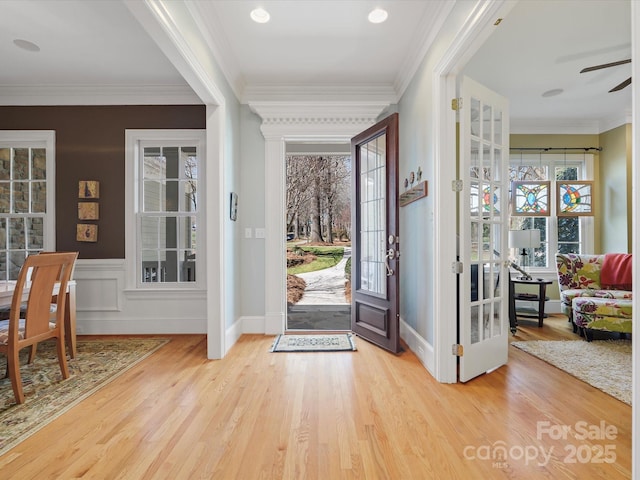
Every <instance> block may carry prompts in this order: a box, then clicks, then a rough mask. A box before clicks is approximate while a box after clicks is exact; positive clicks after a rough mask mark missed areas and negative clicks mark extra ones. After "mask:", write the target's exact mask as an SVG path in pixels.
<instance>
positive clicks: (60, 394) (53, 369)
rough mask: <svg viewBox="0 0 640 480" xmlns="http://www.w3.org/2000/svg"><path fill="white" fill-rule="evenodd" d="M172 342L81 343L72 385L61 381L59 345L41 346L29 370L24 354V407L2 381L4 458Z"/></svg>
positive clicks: (0, 362)
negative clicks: (18, 445)
mask: <svg viewBox="0 0 640 480" xmlns="http://www.w3.org/2000/svg"><path fill="white" fill-rule="evenodd" d="M168 342H169V340H168V339H163V338H124V339H123V338H118V339H115V338H114V339H113V340H111V339H108V340H102V339H101V340H81V339H78V344H77V355H76V358H75V359H73V360H69V359H68V364H69V373H70V374H71V375H70V377H69V378H68V379H67V380H63V379H62V374H61V373H60V366H59V364H58V357H57V355H56V349H55V342H54V341H46V342H43V343H41V344H39V345H38V353H37V355H36V359H35V360H34V362H33V363H32V364H30V365H29V364H27V363H26V360H27V353H28V352H29V349H28V348H25V349H23V351H22V352H21V356H20V359H21V361H20V374H21V375H22V386H23V389H24V395H25V402H24V403H23V404H22V405H17V404H16V403H15V397H14V395H13V389H12V388H11V381H10V380H9V379H8V378H2V379H0V455H2V454H4V453H5V452H6V451H7V450H9V449H10V448H12V447H14V446H15V445H17V444H18V443H20V442H21V441H23V440H24V439H26V438H27V437H29V436H30V435H32V434H34V433H35V432H37V431H38V430H40V429H41V428H42V427H44V426H45V425H47V424H48V423H50V422H51V421H53V420H54V419H56V418H57V417H59V416H60V415H62V414H63V413H65V412H66V411H67V410H69V409H71V408H72V407H73V406H75V405H77V404H78V403H80V401H82V400H84V399H85V398H87V397H88V396H89V395H91V394H92V393H94V392H96V391H97V390H99V389H100V388H101V387H103V386H105V385H106V384H107V383H109V382H110V381H112V380H114V379H115V378H117V377H118V376H119V375H121V374H122V373H124V372H125V371H127V370H128V369H129V368H131V367H133V366H134V365H135V364H137V363H138V362H140V361H141V360H143V359H144V358H146V357H148V356H149V355H151V354H152V353H153V352H155V351H156V350H157V349H158V348H160V347H161V346H163V345H165V344H166V343H168ZM0 357H1V358H0V372H5V371H6V368H7V362H6V357H5V356H4V355H1V356H0ZM3 375H4V374H3Z"/></svg>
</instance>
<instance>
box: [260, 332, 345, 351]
mask: <svg viewBox="0 0 640 480" xmlns="http://www.w3.org/2000/svg"><path fill="white" fill-rule="evenodd" d="M354 350H356V344H355V340H354V338H353V335H352V334H350V333H335V334H325V335H278V336H277V337H276V339H275V341H274V342H273V345H272V347H271V351H272V352H345V351H354Z"/></svg>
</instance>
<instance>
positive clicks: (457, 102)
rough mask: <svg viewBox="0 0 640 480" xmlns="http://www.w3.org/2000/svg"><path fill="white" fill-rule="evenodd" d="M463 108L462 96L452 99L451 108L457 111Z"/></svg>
mask: <svg viewBox="0 0 640 480" xmlns="http://www.w3.org/2000/svg"><path fill="white" fill-rule="evenodd" d="M461 109H462V98H454V99H453V100H451V110H455V111H456V112H457V111H458V110H461Z"/></svg>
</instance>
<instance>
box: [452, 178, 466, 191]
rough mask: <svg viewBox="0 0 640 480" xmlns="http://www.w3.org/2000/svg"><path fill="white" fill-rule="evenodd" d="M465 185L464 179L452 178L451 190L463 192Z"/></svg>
mask: <svg viewBox="0 0 640 480" xmlns="http://www.w3.org/2000/svg"><path fill="white" fill-rule="evenodd" d="M463 187H464V182H463V181H462V180H459V179H458V180H452V181H451V190H453V191H454V192H461V191H462V189H463Z"/></svg>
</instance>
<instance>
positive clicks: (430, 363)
mask: <svg viewBox="0 0 640 480" xmlns="http://www.w3.org/2000/svg"><path fill="white" fill-rule="evenodd" d="M400 338H402V340H404V342H405V343H406V344H407V346H408V347H409V348H410V349H411V351H412V352H413V353H414V354H415V356H416V357H418V360H420V363H421V364H422V365H423V366H424V368H426V369H427V371H428V372H429V373H430V374H431V376H433V377H435V375H434V372H435V355H434V352H433V346H432V345H430V344H429V343H428V342H427V341H426V340H425V339H424V338H422V337H421V336H420V335H419V334H418V332H416V331H415V330H414V329H413V327H411V326H410V325H409V324H408V323H407V322H405V321H404V320H402V319H400Z"/></svg>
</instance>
